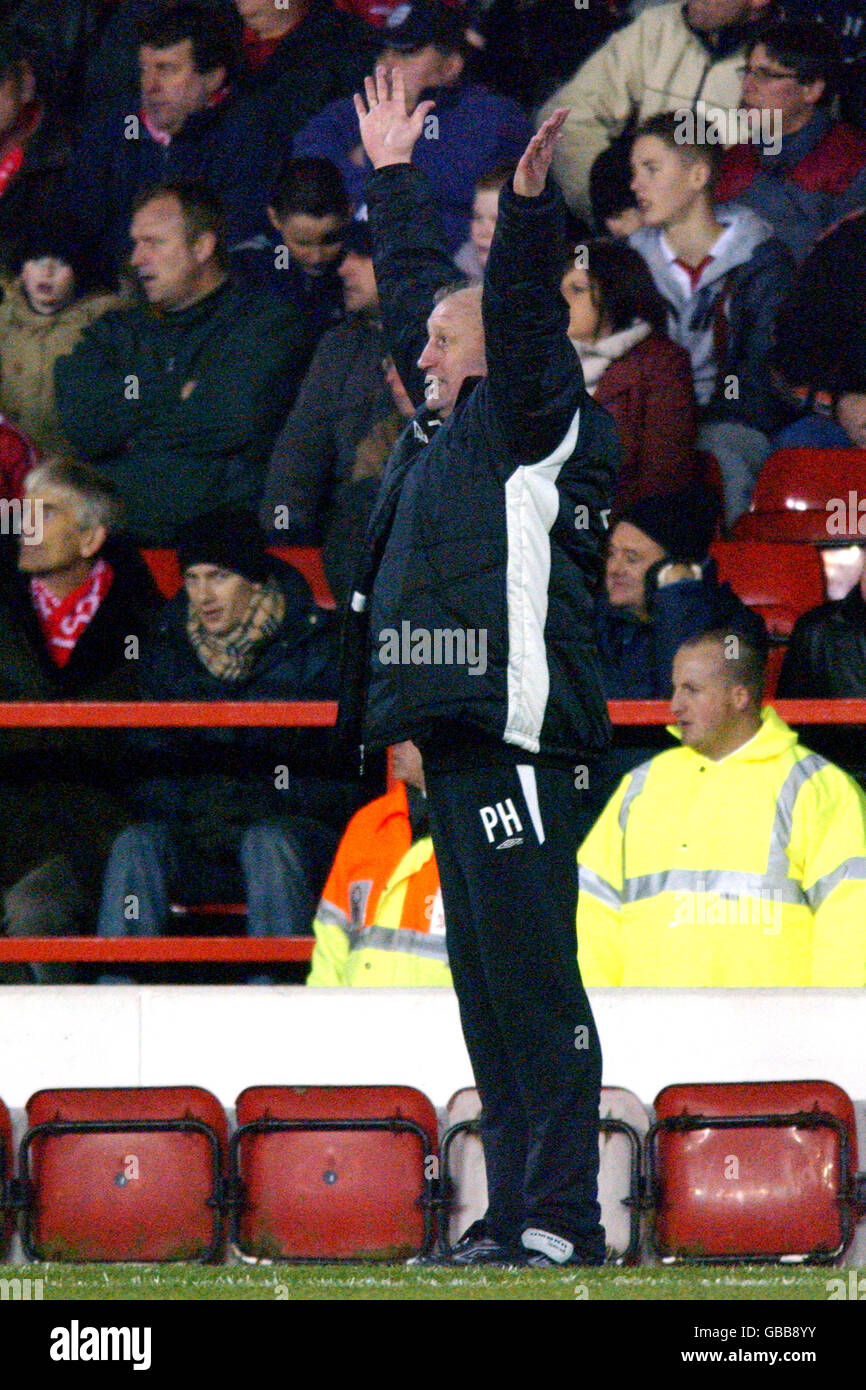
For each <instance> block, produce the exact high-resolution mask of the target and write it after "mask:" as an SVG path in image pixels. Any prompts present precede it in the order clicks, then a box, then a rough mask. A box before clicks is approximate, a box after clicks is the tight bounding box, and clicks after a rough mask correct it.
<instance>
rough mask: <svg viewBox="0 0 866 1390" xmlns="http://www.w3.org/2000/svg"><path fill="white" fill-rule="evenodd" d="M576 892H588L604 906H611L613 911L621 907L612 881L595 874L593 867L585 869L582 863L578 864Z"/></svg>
mask: <svg viewBox="0 0 866 1390" xmlns="http://www.w3.org/2000/svg"><path fill="white" fill-rule="evenodd" d="M577 879H578V890H577V891H578V893H589V895H590V896H591V897H593V898H598V899H599V901H600V902H603V903H604V904H605V906H606V907H612V908H613V909H614V911H615V912H619V910H620V908H621V907H622V898H621V897H620V895H619V893H618V892H617V891H616V889H615V888H614V886H613V884H612V883H608V881H607V879H606V878H602V876H601V874H597V873H596V872H595V870H594V869H587V868H586V867H585V866H584V865H583V864H580V865H579V866H578V871H577Z"/></svg>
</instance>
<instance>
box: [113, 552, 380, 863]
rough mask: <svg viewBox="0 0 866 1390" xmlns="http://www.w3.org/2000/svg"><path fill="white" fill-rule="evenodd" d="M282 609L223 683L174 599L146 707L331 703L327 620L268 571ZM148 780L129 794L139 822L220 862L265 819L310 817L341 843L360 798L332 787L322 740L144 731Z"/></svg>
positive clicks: (332, 644)
mask: <svg viewBox="0 0 866 1390" xmlns="http://www.w3.org/2000/svg"><path fill="white" fill-rule="evenodd" d="M274 571H275V573H276V575H277V578H278V579H279V582H280V585H281V587H282V590H283V593H284V595H285V598H286V613H285V618H284V620H283V623H282V626H281V628H280V630H279V631H278V633H277V634H276V636H275V637H274V638H273V639H272V640H271V641H270V642H267V643H263V644H262V645H261V646H260V648H259V650H258V652H257V654H256V657H255V660H254V663H253V666H252V669H251V670H250V672H249V673H248V675H247V676H246V677H244V678H243V679H242V680H240V681H225V680H220V679H218V678H217V677H216V676H214V675H212V674H211V672H210V671H208V669H207V667H206V666H205V665H204V664H203V663H202V662H201V661H200V660H199V658H198V656H197V654H196V652H195V649H194V648H193V646H192V643H191V642H190V640H189V637H188V635H187V631H186V621H187V613H188V605H187V597H186V593H185V591H183V590H181V592H180V593H179V594H177V595H176V597H175V598H173V599H171V600H170V601H169V602H168V603H167V604H166V605H165V608H164V610H163V613H162V617H161V619H160V621H159V623H158V625H157V627H156V630H155V632H154V634H153V636H152V637H151V639H150V640H149V642H148V643H147V644H146V646H145V649H144V651H143V653H142V661H141V686H142V694H143V696H144V698H145V699H149V700H198V701H211V700H213V701H225V700H333V699H335V698H336V695H337V688H338V657H337V645H336V641H335V628H334V622H333V618H332V615H331V614H329V613H325V612H324V611H323V610H322V609H320V608H317V607H316V606H315V605H314V603H313V600H312V596H311V594H310V591H309V588H308V587H307V584H306V582H305V581H304V579H303V578H302V577H301V575H300V574H298V572H297V570H295V569H293V568H292V566H291V565H286V564H283V563H281V562H280V561H276V560H275V561H274ZM130 742H131V745H132V747H133V748H134V749H135V750H136V752H137V754H138V756H139V757H141V756H143V757H145V758H146V761H147V763H148V766H149V772H150V775H149V776H148V777H147V778H146V779H145V780H144V781H142V782H141V783H140V784H139V786H138V788H137V791H136V799H137V801H138V803H139V806H140V810H141V814H142V816H143V817H146V819H148V820H165V821H168V822H169V823H170V824H172V825H173V826H175V827H181V829H182V830H183V831H185V833H186V834H187V835H188V836H189V837H191V839H192V840H193V841H194V842H195V843H196V844H197V845H198V846H199V847H200V848H201V849H203V850H205V851H206V852H209V853H211V854H213V855H215V856H216V857H218V858H227V859H231V858H232V856H233V855H235V854H236V853H237V847H238V843H239V840H240V836H241V834H242V832H243V831H244V830H245V829H247V828H248V827H249V826H250V825H253V824H255V823H257V822H260V821H264V820H267V819H268V818H269V817H274V816H289V815H295V816H307V817H310V818H312V819H314V820H317V821H319V822H322V823H324V824H325V825H328V826H331V827H332V828H333V829H335V830H337V831H342V829H343V828H344V826H345V824H346V823H347V821H348V819H349V816H350V815H351V814H352V813H353V812H354V811H355V810H356V809H357V806H358V804H359V801H358V790H357V787H356V786H354V785H353V784H351V783H347V782H344V781H341V780H340V779H339V778H338V777H337V776H336V775H332V771H333V770H332V767H331V766H330V764H329V758H330V748H331V731H330V730H327V729H305V728H292V729H279V728H261V729H241V728H237V729H230V728H221V729H195V730H184V731H179V730H152V731H149V732H147V733H144V734H138V733H137V734H134V735H132V736H131V739H130Z"/></svg>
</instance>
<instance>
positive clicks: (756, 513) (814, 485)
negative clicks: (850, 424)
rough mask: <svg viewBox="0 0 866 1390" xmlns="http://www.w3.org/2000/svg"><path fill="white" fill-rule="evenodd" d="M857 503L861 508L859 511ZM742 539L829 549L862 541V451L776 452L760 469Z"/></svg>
mask: <svg viewBox="0 0 866 1390" xmlns="http://www.w3.org/2000/svg"><path fill="white" fill-rule="evenodd" d="M861 499H862V506H861ZM733 534H734V535H735V536H736V537H737V538H738V539H742V540H747V539H764V540H779V541H811V542H812V543H813V544H816V545H820V544H823V545H832V544H834V543H839V542H842V541H845V540H849V541H856V540H858V539H862V538H863V537H864V536H866V449H777V450H776V451H775V453H773V454H771V455H770V457H769V458H768V459H767V461H766V463H765V464H764V466H763V468H762V469H761V472H760V475H759V477H758V482H757V485H756V487H755V493H754V496H753V498H752V502H751V506H750V507H749V510H748V512H746V514H745V515H744V516H741V517H740V519H739V521H738V522H737V523H736V525H735V527H734V531H733Z"/></svg>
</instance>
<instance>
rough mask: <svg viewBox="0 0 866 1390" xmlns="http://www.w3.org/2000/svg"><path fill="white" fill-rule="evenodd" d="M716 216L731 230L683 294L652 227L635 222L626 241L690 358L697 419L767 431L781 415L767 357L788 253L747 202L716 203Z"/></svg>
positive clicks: (785, 284)
mask: <svg viewBox="0 0 866 1390" xmlns="http://www.w3.org/2000/svg"><path fill="white" fill-rule="evenodd" d="M716 218H717V220H718V221H719V222H720V223H721V224H722V225H724V226H726V227H727V226H729V225H730V226H732V228H733V234H732V235H731V236H730V237H729V238H728V241H727V245H726V249H724V250H722V251H717V252H716V254H715V255H714V256H713V258H712V259H711V260H710V262H709V264H708V265H706V266H705V267H704V269H703V271H702V272H701V277H700V279H699V281H698V288H697V290H694V291H692V292H690V293H688V294H687V293H686V291H685V290H684V288H683V285H682V283H681V282H680V279H679V277H678V276H677V275H675V274H674V272H673V269H672V267H671V265H670V263H669V262H668V259H667V256H666V255H665V253H664V250H663V248H662V244H661V233H660V232H659V231H658V229H657V228H653V227H640V228H639V229H638V230H637V231H636V232H633V233H632V235H631V236H630V237H629V239H628V240H629V244H630V245H631V246H633V247H634V248H635V250H636V251H639V252H640V254H641V255H642V256H643V258H644V260H645V261H646V262H647V265H648V266H649V270H650V274H651V275H652V277H653V280H654V281H655V285H656V289H657V290H658V291H659V293H660V294H661V295H662V297H663V298H664V299H665V300H666V301H667V304H668V310H669V312H668V334H669V336H670V337H671V338H672V339H673V341H674V342H675V343H679V344H680V345H681V346H682V347H684V348H685V349H686V351H687V352H688V353H689V356H690V357H691V361H692V372H693V376H694V382H695V394H696V395H697V398H698V402H699V403H700V405H701V406H702V407H703V412H702V414H703V418H708V419H711V420H735V421H742V422H743V423H744V424H747V425H751V426H752V428H753V429H757V430H761V431H762V433H764V434H773V433H774V432H775V431H776V430H777V429H781V427H782V425H784V424H786V423H787V419H786V418H785V417H784V416H783V415H782V414H781V413H780V411H779V407H778V403H777V401H776V399H775V398H774V396H773V392H772V388H771V384H770V367H769V356H770V351H771V349H772V346H773V335H774V328H775V322H776V315H777V313H778V311H779V307H780V305H781V304H782V303H783V301H784V298H785V296H786V294H787V293H788V291H789V290H790V287H791V285H792V283H793V279H794V272H795V264H794V258H793V256H792V255H791V253H790V251H789V250H788V248H787V247H786V246H785V245H784V244H783V243H782V242H781V241H780V240H779V238H778V237H775V236H773V235H772V227H771V226H770V225H769V223H768V222H765V221H764V220H763V219H762V218H760V217H758V216H756V214H755V213H754V212H752V211H751V209H750V208H745V207H740V206H739V205H738V204H730V205H729V206H728V207H727V208H725V209H721V208H717V209H716Z"/></svg>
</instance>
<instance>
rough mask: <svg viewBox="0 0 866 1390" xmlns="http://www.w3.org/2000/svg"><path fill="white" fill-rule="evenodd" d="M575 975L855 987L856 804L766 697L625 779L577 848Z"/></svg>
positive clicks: (859, 940) (864, 920) (860, 938)
mask: <svg viewBox="0 0 866 1390" xmlns="http://www.w3.org/2000/svg"><path fill="white" fill-rule="evenodd" d="M578 862H579V866H580V892H579V896H578V907H577V937H578V955H579V960H580V969H581V974H582V976H583V979H584V981H585V983H586V984H588V985H641V986H651V985H668V986H672V987H681V988H690V987H692V986H694V985H709V986H716V987H727V986H745V985H755V986H764V987H768V986H793V985H825V986H834V985H859V986H863V985H864V984H866V801H864V797H863V794H862V792H861V791H860V789H859V787H858V786H857V784H856V783H855V782H854V781H853V779H852V778H850V777H849V776H848V775H847V773H845V772H843V771H842V770H841V768H838V767H836V766H835V765H834V764H833V763H829V762H827V761H826V759H825V758H822V757H820V756H819V755H818V754H817V753H810V752H809V750H808V749H806V748H804V747H803V746H802V744H800V743H798V742H797V735H796V733H795V732H794V730H793V729H789V728H788V725H787V724H785V723H784V722H783V721H782V720H781V719H780V718H779V716H778V715H777V714H776V713H775V711H774V710H772V709H770V708H769V707H766V708H764V709H763V710H762V711H761V725H760V728H759V729H758V732H757V733H756V734H755V735H754V736H753V737H752V738H751V739H749V740H748V741H747V742H746V743H744V744H743V745H742V746H741V747H740V748H737V749H736V750H735V751H734V752H732V753H730V754H729V755H728V756H726V757H723V758H722V759H720V760H718V761H716V760H714V759H713V758H711V757H706V756H704V755H703V754H702V753H699V752H698V751H696V750H695V749H694V748H691V747H685V746H684V747H682V748H673V749H670V750H668V751H666V752H664V753H660V754H658V756H657V757H655V758H652V759H650V761H649V762H646V763H642V764H641V766H640V767H637V768H635V770H634V771H633V772H631V773H629V774H628V776H627V777H624V778H623V780H622V782H621V783H620V785H619V787H618V789H617V791H616V792H615V793H614V795H613V796H612V797H611V799H610V801H609V802H608V804H607V806H606V807H605V809H604V811H603V812H602V814H601V816H600V817H599V819H598V820H597V821H596V823H595V825H594V827H593V829H592V830H591V831H590V833H589V835H588V836H587V837H586V839H585V840H584V842H583V844H582V845H581V847H580V850H579V852H578Z"/></svg>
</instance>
